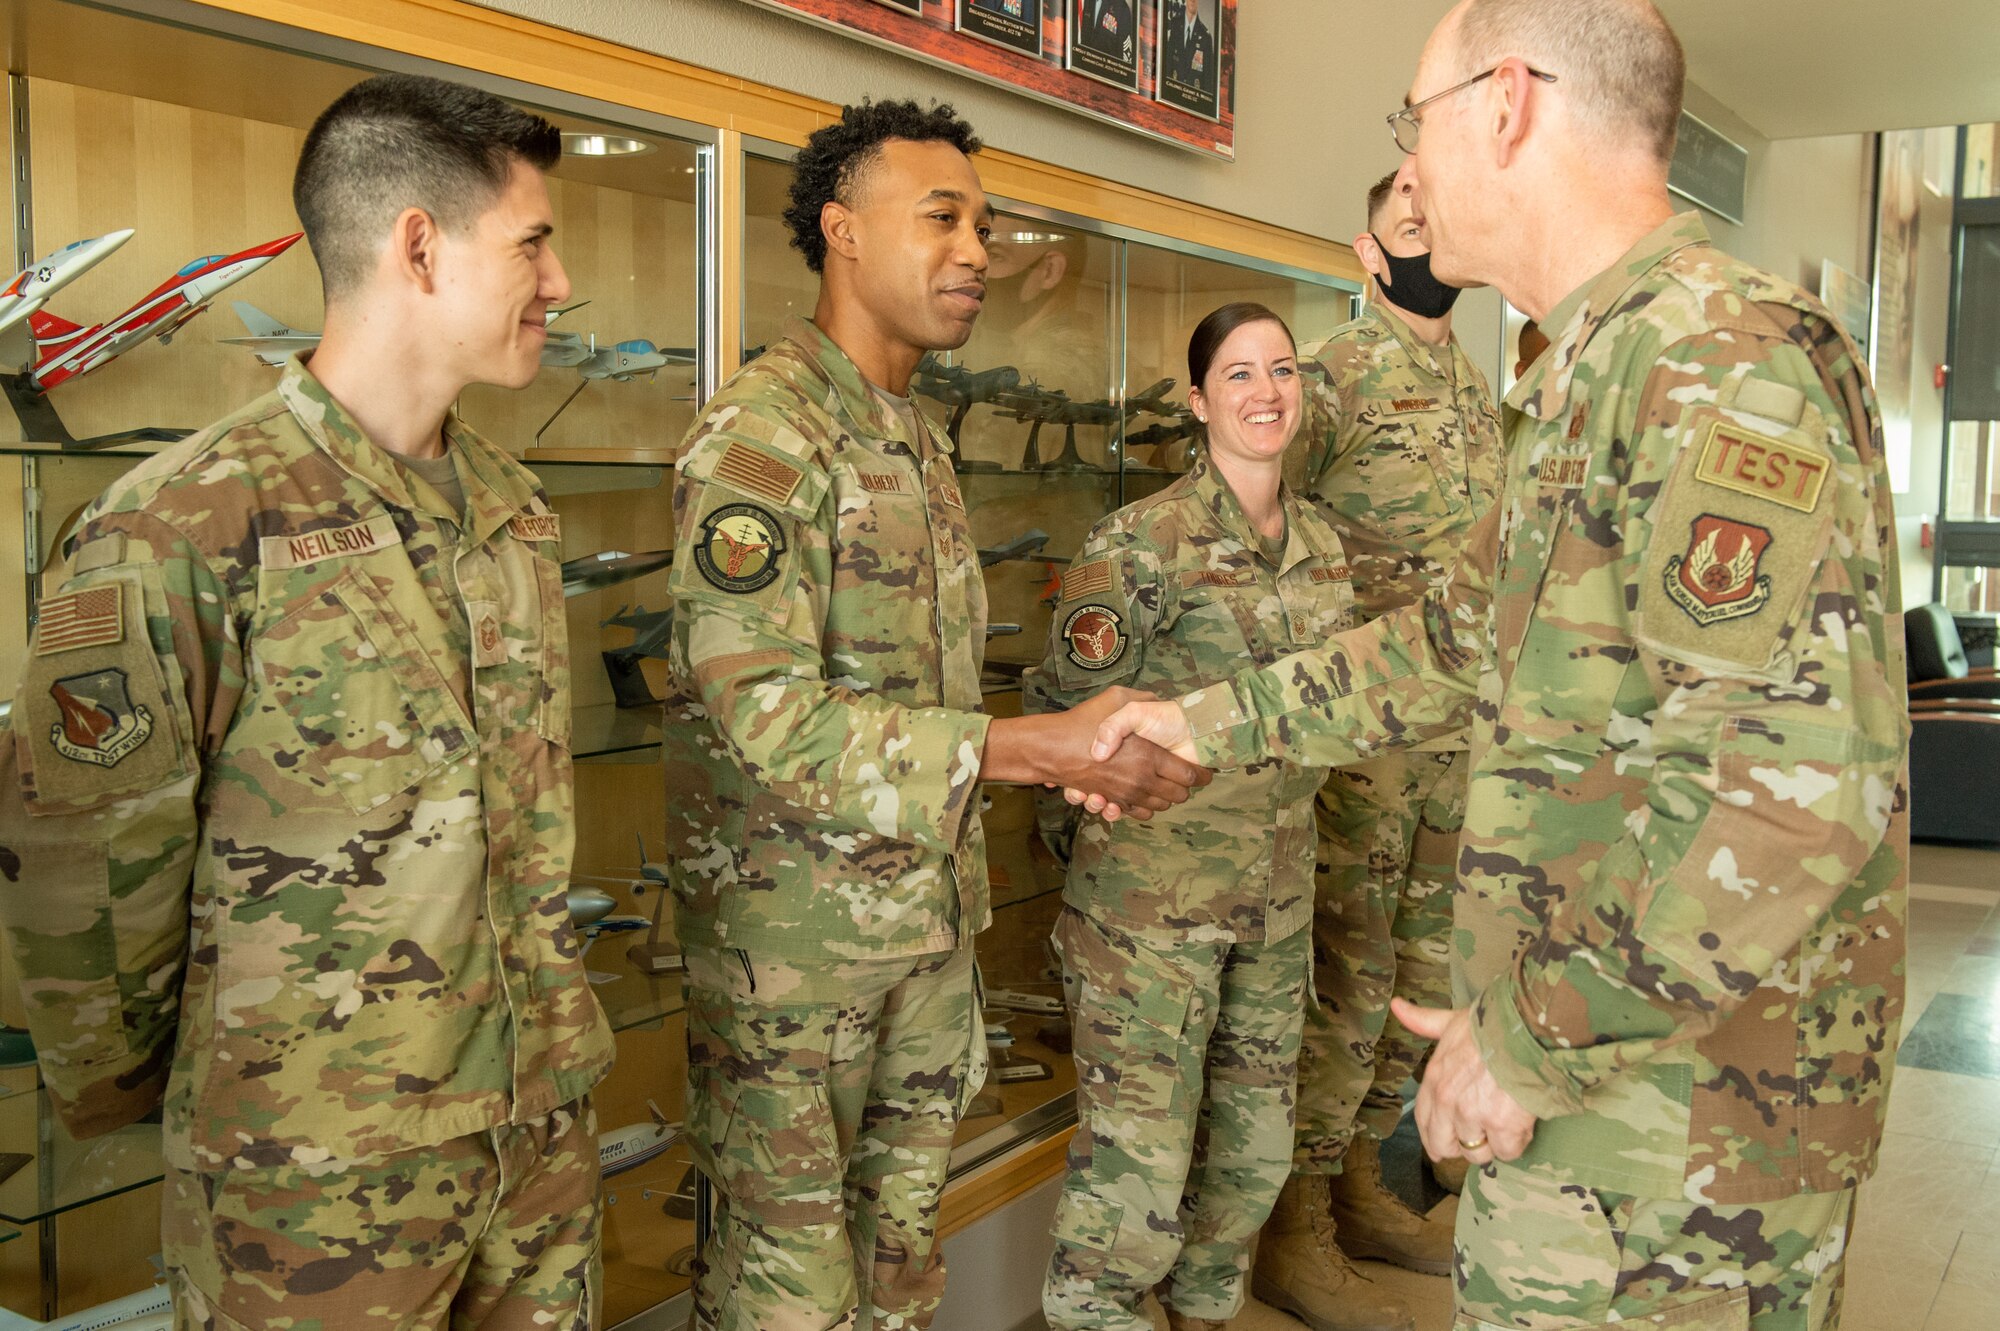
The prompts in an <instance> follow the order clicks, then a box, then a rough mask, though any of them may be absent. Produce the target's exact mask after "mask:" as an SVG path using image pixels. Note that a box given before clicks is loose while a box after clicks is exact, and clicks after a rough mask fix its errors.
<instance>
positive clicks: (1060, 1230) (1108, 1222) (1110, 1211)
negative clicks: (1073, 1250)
mask: <svg viewBox="0 0 2000 1331" xmlns="http://www.w3.org/2000/svg"><path fill="white" fill-rule="evenodd" d="M1124 1219H1125V1204H1124V1203H1123V1202H1114V1201H1112V1200H1111V1199H1110V1198H1108V1197H1099V1196H1098V1195H1097V1194H1095V1193H1090V1192H1071V1191H1069V1190H1068V1189H1067V1188H1065V1189H1064V1190H1063V1192H1062V1195H1061V1196H1059V1197H1057V1198H1056V1218H1055V1224H1054V1225H1053V1226H1052V1227H1051V1232H1052V1233H1053V1234H1054V1235H1055V1238H1056V1242H1058V1243H1068V1244H1072V1245H1074V1246H1075V1247H1078V1248H1088V1249H1090V1250H1091V1251H1092V1252H1114V1251H1116V1250H1117V1247H1118V1226H1119V1225H1120V1224H1121V1223H1122V1222H1123V1221H1124Z"/></svg>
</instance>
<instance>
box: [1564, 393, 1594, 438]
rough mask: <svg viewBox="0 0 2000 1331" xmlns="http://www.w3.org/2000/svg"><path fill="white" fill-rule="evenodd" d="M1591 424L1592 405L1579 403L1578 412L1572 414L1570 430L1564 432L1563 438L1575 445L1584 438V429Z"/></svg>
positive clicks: (1577, 405)
mask: <svg viewBox="0 0 2000 1331" xmlns="http://www.w3.org/2000/svg"><path fill="white" fill-rule="evenodd" d="M1589 424H1590V403H1588V402H1579V403H1577V404H1576V410H1575V411H1573V412H1571V413H1570V418H1569V429H1568V430H1567V431H1565V432H1564V434H1563V438H1565V439H1567V440H1569V441H1570V442H1571V443H1572V444H1573V443H1575V442H1576V441H1577V440H1579V439H1581V438H1583V431H1584V427H1585V426H1587V425H1589Z"/></svg>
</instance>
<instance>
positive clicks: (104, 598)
mask: <svg viewBox="0 0 2000 1331" xmlns="http://www.w3.org/2000/svg"><path fill="white" fill-rule="evenodd" d="M124 640H125V601H124V591H123V588H122V587H120V586H116V585H114V586H109V587H86V588H84V589H82V590H81V591H74V592H65V593H63V594H62V595H60V596H51V597H49V598H47V599H46V600H44V601H43V602H42V613H41V619H40V620H39V621H38V622H37V623H36V625H35V655H37V656H54V655H55V654H56V653H57V652H68V651H74V650H76V649H77V648H79V647H109V646H114V645H116V644H118V643H120V642H123V641H124Z"/></svg>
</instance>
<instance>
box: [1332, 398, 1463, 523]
mask: <svg viewBox="0 0 2000 1331" xmlns="http://www.w3.org/2000/svg"><path fill="white" fill-rule="evenodd" d="M1451 405H1452V403H1451V399H1450V398H1446V397H1439V396H1437V395H1435V394H1425V393H1418V392H1416V391H1414V390H1411V391H1410V392H1409V393H1407V394H1402V395H1397V394H1389V395H1385V396H1383V397H1379V398H1376V399H1374V400H1373V401H1372V402H1370V403H1369V404H1368V407H1367V412H1368V413H1369V414H1370V415H1372V416H1373V418H1374V421H1373V424H1374V429H1375V431H1376V437H1375V439H1374V440H1373V441H1371V442H1370V443H1369V444H1368V446H1367V447H1366V449H1364V450H1363V456H1362V457H1361V459H1360V460H1359V461H1358V462H1357V465H1356V471H1357V474H1358V476H1359V479H1361V481H1362V482H1363V493H1364V495H1365V496H1366V498H1365V501H1364V506H1363V508H1362V511H1361V513H1360V514H1359V515H1358V516H1359V518H1360V520H1361V522H1362V523H1363V525H1365V526H1367V527H1370V528H1372V529H1374V530H1376V531H1380V532H1385V533H1388V534H1390V535H1399V534H1406V533H1410V532H1416V531H1421V530H1423V529H1424V528H1425V527H1428V526H1430V525H1431V524H1432V523H1434V522H1436V521H1437V520H1438V517H1439V516H1440V515H1441V514H1444V513H1449V512H1452V511H1454V510H1456V509H1457V508H1458V507H1459V506H1460V503H1461V500H1460V499H1459V497H1458V486H1457V483H1456V482H1455V481H1454V479H1453V477H1452V471H1451V468H1450V467H1449V465H1448V459H1447V458H1446V455H1445V452H1444V450H1443V448H1442V447H1441V446H1440V444H1439V442H1438V433H1439V431H1441V430H1443V429H1445V428H1447V421H1448V418H1449V414H1450V410H1451Z"/></svg>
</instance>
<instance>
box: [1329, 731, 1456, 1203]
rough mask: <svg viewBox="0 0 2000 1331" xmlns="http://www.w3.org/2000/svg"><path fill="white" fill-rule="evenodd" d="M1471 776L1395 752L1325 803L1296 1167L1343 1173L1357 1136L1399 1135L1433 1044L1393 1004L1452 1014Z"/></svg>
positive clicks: (1445, 760) (1341, 783) (1334, 782)
mask: <svg viewBox="0 0 2000 1331" xmlns="http://www.w3.org/2000/svg"><path fill="white" fill-rule="evenodd" d="M1469 772H1470V765H1469V763H1468V761H1467V759H1466V755H1465V752H1464V751H1463V750H1452V751H1448V752H1440V753H1392V754H1387V755H1384V756H1383V757H1380V758H1376V759H1373V760H1372V761H1370V762H1366V763H1360V764H1357V765H1356V766H1353V767H1340V768H1335V769H1334V770H1333V771H1332V772H1331V773H1329V774H1328V776H1327V782H1326V785H1325V786H1323V787H1322V788H1321V789H1320V793H1319V796H1318V799H1317V810H1316V811H1317V814H1318V820H1319V866H1318V870H1319V883H1318V891H1317V892H1316V893H1315V894H1314V899H1313V930H1312V935H1313V983H1314V988H1315V989H1316V990H1317V991H1318V994H1319V1002H1318V1004H1317V1005H1315V1006H1314V1007H1312V1008H1310V1009H1309V1010H1308V1011H1307V1013H1306V1031H1305V1043H1304V1047H1303V1048H1302V1049H1301V1050H1300V1052H1299V1130H1298V1136H1297V1139H1296V1142H1295V1144H1294V1147H1293V1152H1292V1166H1293V1168H1294V1169H1296V1170H1298V1171H1299V1172H1300V1173H1302V1174H1337V1173H1339V1172H1340V1158H1341V1156H1342V1155H1344V1154H1345V1153H1346V1151H1347V1143H1348V1140H1349V1139H1350V1138H1351V1137H1352V1136H1353V1135H1354V1133H1355V1131H1356V1130H1357V1129H1358V1130H1360V1131H1362V1132H1366V1133H1368V1134H1369V1135H1370V1136H1372V1137H1375V1138H1377V1139H1378V1140H1379V1139H1386V1138H1387V1137H1388V1136H1389V1134H1390V1133H1392V1132H1394V1131H1395V1130H1396V1120H1397V1118H1399V1117H1400V1116H1401V1114H1402V1112H1403V1097H1402V1087H1403V1083H1404V1082H1405V1081H1407V1080H1408V1079H1409V1078H1410V1077H1411V1076H1413V1075H1415V1073H1416V1071H1417V1069H1418V1067H1419V1065H1420V1064H1421V1063H1422V1062H1423V1059H1424V1055H1425V1054H1427V1053H1429V1052H1430V1041H1428V1040H1425V1039H1423V1038H1422V1037H1420V1036H1417V1035H1414V1034H1412V1033H1411V1032H1410V1031H1409V1030H1408V1029H1407V1028H1406V1027H1405V1026H1404V1025H1403V1023H1402V1022H1400V1021H1397V1020H1396V1019H1395V1017H1394V1016H1392V1015H1391V1014H1390V1012H1389V999H1390V998H1391V997H1396V998H1405V999H1408V1000H1409V1001H1410V1002H1412V1003H1417V1004H1421V1005H1422V1006H1425V1007H1449V1006H1450V1005H1451V898H1452V885H1453V883H1454V882H1455V881H1456V880H1457V867H1456V866H1457V861H1458V833H1459V828H1460V827H1461V826H1463V825H1464V822H1465V789H1466V780H1467V775H1468V773H1469Z"/></svg>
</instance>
